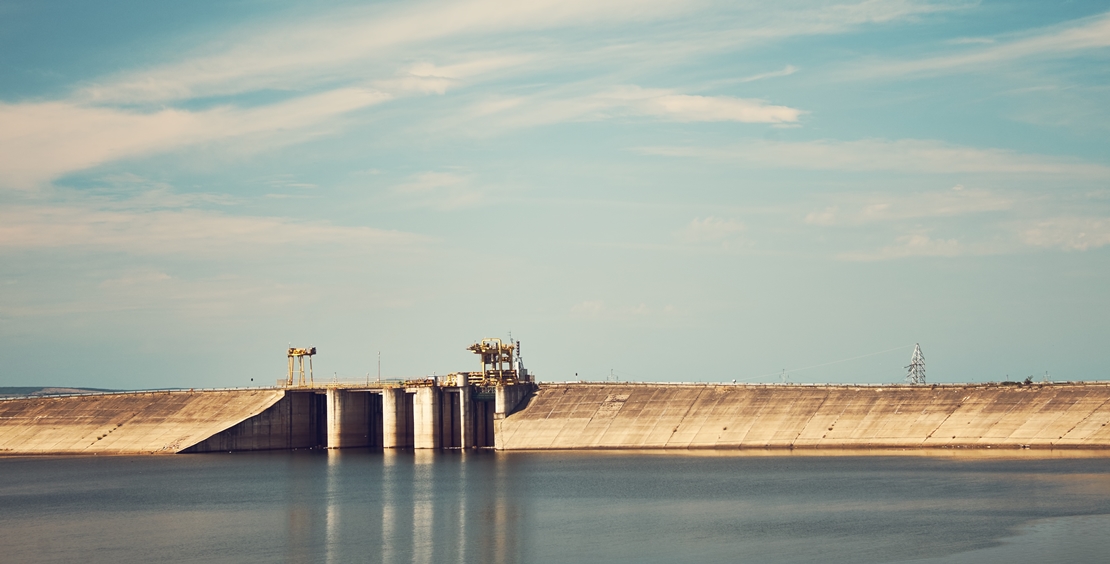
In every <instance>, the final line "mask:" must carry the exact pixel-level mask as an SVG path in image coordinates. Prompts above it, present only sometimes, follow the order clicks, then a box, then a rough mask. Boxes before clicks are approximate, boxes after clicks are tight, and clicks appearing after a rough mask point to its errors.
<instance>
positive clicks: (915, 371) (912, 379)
mask: <svg viewBox="0 0 1110 564" xmlns="http://www.w3.org/2000/svg"><path fill="white" fill-rule="evenodd" d="M906 369H907V372H906V381H907V382H909V383H911V384H924V383H925V355H923V354H921V344H920V343H919V344H917V345H916V346H914V348H913V356H912V357H911V358H910V365H909V366H907V367H906Z"/></svg>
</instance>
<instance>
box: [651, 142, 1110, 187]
mask: <svg viewBox="0 0 1110 564" xmlns="http://www.w3.org/2000/svg"><path fill="white" fill-rule="evenodd" d="M641 150H642V151H643V152H645V153H648V154H654V155H666V156H675V157H694V158H706V159H713V160H727V161H730V162H737V161H738V162H743V163H745V164H747V165H751V166H761V167H773V168H801V169H813V170H846V171H880V170H883V171H899V172H912V173H924V174H932V173H953V172H964V173H1009V174H1051V175H1068V176H1087V177H1098V178H1105V177H1110V167H1106V166H1103V165H1098V164H1091V163H1087V162H1084V161H1081V160H1078V159H1074V158H1066V157H1052V156H1046V155H1031V154H1025V153H1018V152H1016V151H1008V150H1005V149H990V148H988V149H979V148H975V147H965V146H960V145H952V144H948V143H944V142H941V141H931V140H918V139H900V140H895V141H888V140H884V139H865V140H861V141H831V140H822V141H805V142H774V141H764V142H752V143H743V144H738V145H733V146H726V147H646V148H643V149H641Z"/></svg>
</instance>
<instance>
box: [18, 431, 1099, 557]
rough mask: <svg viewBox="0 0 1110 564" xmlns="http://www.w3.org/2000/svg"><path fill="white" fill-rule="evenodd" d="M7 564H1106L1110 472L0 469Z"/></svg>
mask: <svg viewBox="0 0 1110 564" xmlns="http://www.w3.org/2000/svg"><path fill="white" fill-rule="evenodd" d="M0 476H2V477H3V480H2V482H0V561H2V562H77V561H84V562H110V563H113V564H124V563H131V562H143V563H146V562H154V561H173V562H353V561H371V562H377V561H382V562H429V563H431V562H436V563H441V562H492V563H496V562H637V563H641V562H677V561H689V562H768V563H787V562H823V563H824V562H834V563H835V562H902V561H911V560H912V561H922V562H928V563H930V564H935V563H957V562H958V563H985V562H1006V563H1007V564H1021V563H1024V562H1029V563H1032V562H1037V563H1038V564H1039V563H1041V562H1045V561H1052V562H1097V561H1103V559H1104V558H1105V555H1106V554H1107V553H1108V552H1107V551H1108V549H1110V540H1108V539H1107V535H1106V533H1107V531H1110V458H1053V459H1036V458H1031V457H1030V458H1021V457H1018V458H1014V459H1003V458H979V457H974V456H956V457H943V458H942V457H921V456H893V457H839V456H823V457H810V456H751V455H745V456H741V455H736V454H721V453H704V454H697V453H690V454H671V453H625V452H553V453H552V452H549V453H493V452H478V453H457V452H456V453H450V452H448V453H430V452H418V453H413V452H400V453H382V452H380V451H378V452H373V451H361V450H360V451H343V452H339V453H336V452H332V453H327V452H320V451H309V452H275V453H260V454H217V455H181V456H149V457H86V458H7V459H0Z"/></svg>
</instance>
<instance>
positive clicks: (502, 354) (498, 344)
mask: <svg viewBox="0 0 1110 564" xmlns="http://www.w3.org/2000/svg"><path fill="white" fill-rule="evenodd" d="M517 346H519V345H516V346H514V344H513V343H512V342H509V343H508V344H506V343H504V342H502V341H501V339H496V338H494V339H482V341H481V342H478V343H474V344H473V345H470V346H469V347H466V350H468V351H473V352H474V353H475V354H477V355H478V356H481V357H482V371H481V372H471V373H469V378H468V379H469V381H470V383H471V384H472V385H479V386H489V385H496V384H515V383H517V381H518V379H523V378H522V376H523V375H522V374H518V373H517V367H516V365H514V364H513V351H515V350H516V348H517Z"/></svg>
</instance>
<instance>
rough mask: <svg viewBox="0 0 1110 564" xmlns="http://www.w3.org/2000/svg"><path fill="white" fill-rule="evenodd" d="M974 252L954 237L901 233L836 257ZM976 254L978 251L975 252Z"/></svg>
mask: <svg viewBox="0 0 1110 564" xmlns="http://www.w3.org/2000/svg"><path fill="white" fill-rule="evenodd" d="M969 252H976V251H973V250H972V249H969V248H967V247H966V246H964V245H962V244H960V242H959V241H958V240H956V239H933V238H930V237H929V236H928V235H925V234H913V235H903V236H901V237H899V238H898V239H897V240H896V241H895V242H894V243H893V244H891V245H887V246H885V247H882V248H880V249H878V250H875V251H853V252H847V253H840V254H839V255H837V258H838V259H841V260H848V261H864V262H870V261H880V260H891V259H900V258H908V257H955V256H959V255H963V254H968V253H969ZM976 254H978V252H976Z"/></svg>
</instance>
